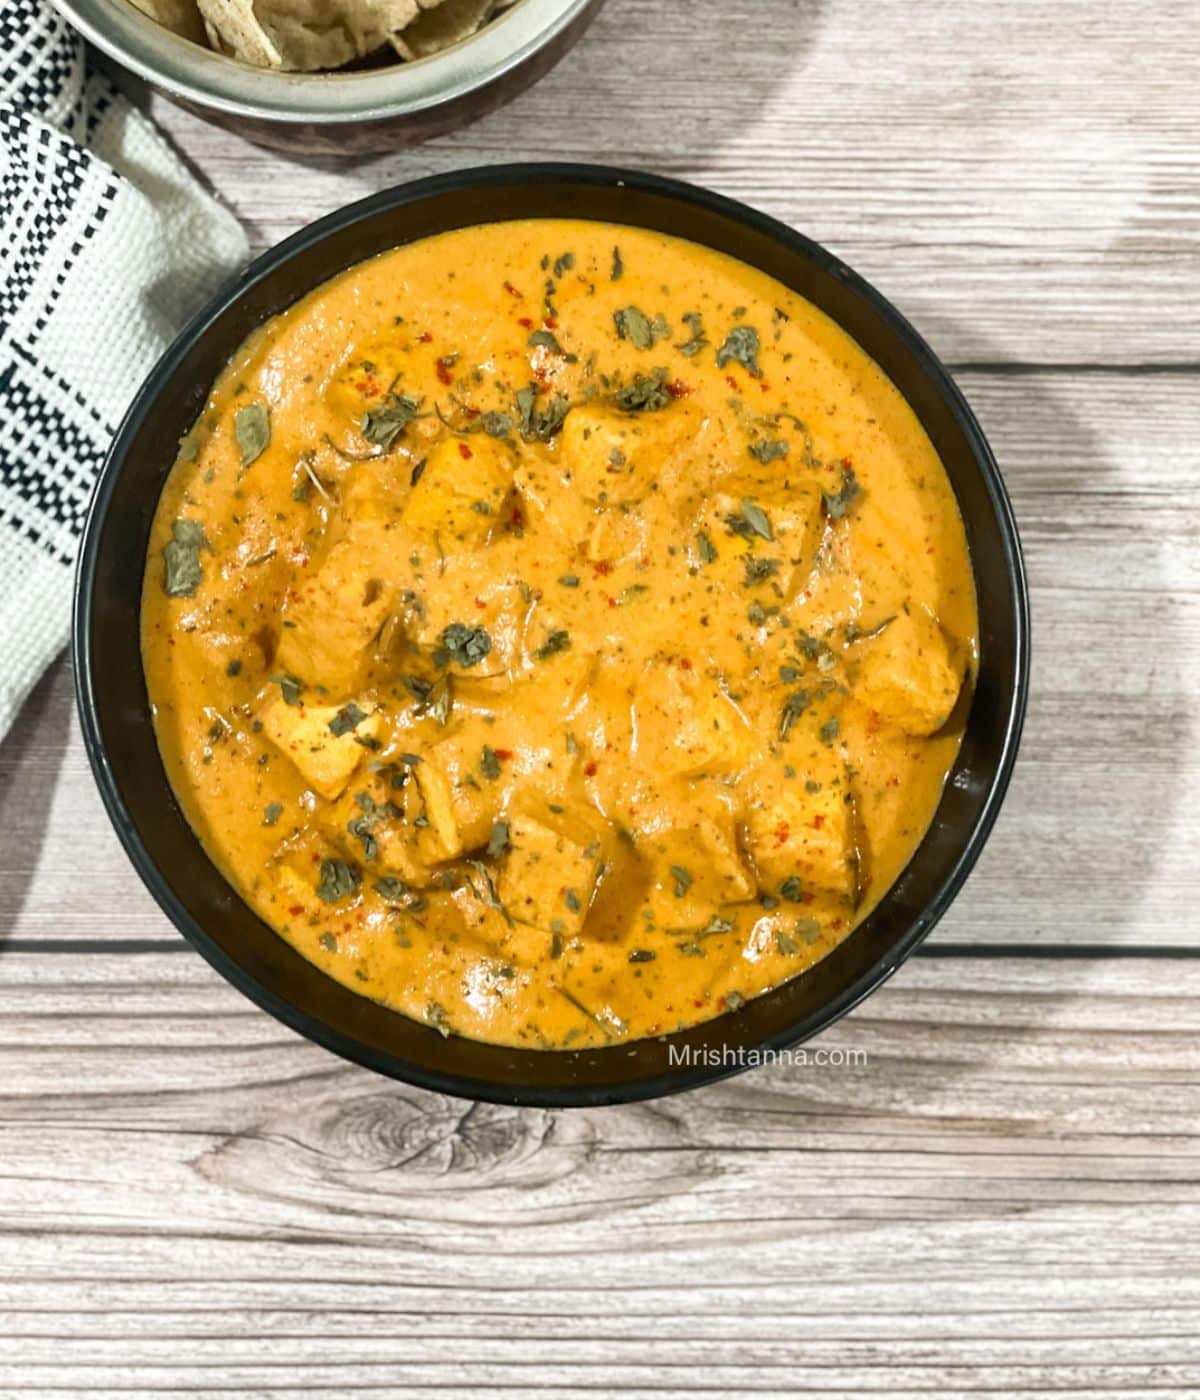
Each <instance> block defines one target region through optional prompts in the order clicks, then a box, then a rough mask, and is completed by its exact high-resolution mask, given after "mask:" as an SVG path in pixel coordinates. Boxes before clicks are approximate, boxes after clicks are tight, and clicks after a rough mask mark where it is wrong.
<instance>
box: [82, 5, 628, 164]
mask: <svg viewBox="0 0 1200 1400" xmlns="http://www.w3.org/2000/svg"><path fill="white" fill-rule="evenodd" d="M54 3H55V5H56V6H57V8H58V9H59V10H60V11H61V12H62V13H63V15H64V16H65V17H66V19H67V20H69V21H70V23H71V24H73V25H74V26H75V28H76V29H78V30H80V31H81V33H82V34H83V35H84V36H85V37H86V38H87V39H89V40H90V41H91V42H92V43H93V44H95V45H96V47H97V48H98V49H100V50H101V51H102V52H103V53H104V54H106V55H108V57H109V58H111V59H113V60H115V61H116V62H117V63H118V64H120V65H121V66H122V67H125V68H127V69H130V70H131V71H132V72H134V73H136V74H137V75H138V76H139V77H141V78H143V79H145V81H146V82H147V83H149V84H150V86H151V87H153V88H154V89H155V90H157V91H158V92H161V93H163V94H164V95H165V96H167V97H170V98H172V99H173V100H175V101H177V102H179V103H180V104H181V105H183V106H185V107H188V108H191V109H192V110H194V111H196V112H198V113H199V114H200V115H201V116H204V117H206V118H208V119H209V120H212V121H216V122H218V123H220V124H222V125H225V126H229V127H232V128H234V129H235V130H237V131H239V132H240V133H241V134H242V135H245V136H247V137H249V138H250V139H251V140H253V141H257V142H259V143H261V144H263V145H269V146H276V147H280V148H283V149H287V150H292V151H297V152H310V153H337V154H348V153H349V154H352V153H365V152H370V151H379V150H385V149H388V148H390V147H397V146H405V145H411V144H414V143H416V142H418V141H423V140H425V139H427V138H428V137H430V136H435V135H438V134H440V133H443V132H446V131H450V130H453V129H454V128H456V127H458V126H461V125H463V124H465V123H466V122H468V121H471V120H474V119H475V118H476V117H478V116H481V115H482V114H483V113H485V112H487V111H489V110H491V109H492V108H494V107H497V106H499V105H500V104H501V103H503V102H505V101H508V100H509V99H510V98H512V97H514V96H515V95H516V94H517V93H518V92H520V91H522V90H523V89H524V88H526V87H528V86H529V85H530V84H531V83H533V82H535V81H536V80H537V79H538V78H539V77H541V76H542V74H543V73H545V72H546V71H547V70H548V69H549V68H550V67H552V66H553V64H554V63H556V62H557V61H558V59H559V58H561V57H562V55H563V54H564V53H565V52H566V51H567V50H568V49H569V48H570V47H571V45H572V44H573V43H574V42H575V40H576V39H577V38H578V37H579V35H580V34H582V32H583V30H584V29H585V28H586V26H587V24H588V22H589V21H590V20H591V18H592V16H593V15H594V14H595V12H596V11H597V10H598V9H599V8H600V5H601V3H602V0H54Z"/></svg>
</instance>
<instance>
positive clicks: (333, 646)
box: [275, 536, 392, 698]
mask: <svg viewBox="0 0 1200 1400" xmlns="http://www.w3.org/2000/svg"><path fill="white" fill-rule="evenodd" d="M391 603H392V600H391V596H390V593H389V590H387V589H386V588H385V587H384V586H383V585H382V584H381V583H380V582H379V581H378V580H377V579H375V578H373V577H372V575H371V572H370V568H369V565H366V566H365V565H364V563H363V559H362V552H361V551H360V550H359V548H358V547H357V545H356V544H355V541H354V539H353V537H352V536H350V537H347V538H346V539H344V540H342V541H341V542H339V543H338V544H336V545H335V546H334V547H333V549H332V550H331V551H330V553H329V555H328V557H327V558H326V560H325V562H324V564H322V565H321V567H320V569H318V571H317V572H316V574H315V575H314V576H313V577H312V578H310V579H307V580H306V581H305V582H304V583H303V584H301V585H300V588H299V592H298V596H297V598H296V599H295V600H294V601H293V602H292V603H291V604H290V605H289V607H288V610H287V614H286V617H285V626H284V628H283V631H282V632H281V634H280V638H279V647H278V650H277V651H276V654H275V666H276V669H277V670H279V671H283V672H285V673H287V674H288V675H293V676H296V677H297V678H298V679H299V680H301V681H303V682H304V684H305V685H306V686H320V687H322V688H323V689H324V690H325V691H326V692H327V693H328V694H329V695H330V696H331V697H334V698H339V697H346V696H349V695H352V694H353V693H354V692H355V690H356V689H358V687H359V686H360V685H361V684H362V681H363V676H364V671H365V668H366V664H367V662H368V660H369V659H370V655H371V648H372V643H373V641H374V639H375V637H376V636H377V635H378V633H379V629H380V628H381V627H382V626H383V623H384V620H385V619H386V617H387V616H388V613H389V612H390V610H391Z"/></svg>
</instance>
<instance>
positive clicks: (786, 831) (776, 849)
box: [746, 782, 856, 898]
mask: <svg viewBox="0 0 1200 1400" xmlns="http://www.w3.org/2000/svg"><path fill="white" fill-rule="evenodd" d="M846 794H847V788H846V786H845V785H844V784H842V783H836V784H835V783H831V782H827V783H823V784H822V786H821V788H820V790H819V791H817V792H815V793H814V792H808V791H807V790H806V789H804V788H802V787H799V786H798V785H796V784H795V783H794V782H793V783H792V784H789V785H787V786H785V787H783V788H781V789H779V790H776V791H773V792H770V793H767V794H764V796H763V799H762V800H761V801H759V802H757V803H756V804H755V805H754V806H753V807H752V808H751V810H750V812H749V814H748V816H747V821H746V844H747V847H748V849H749V853H750V858H751V859H752V860H753V862H754V866H755V869H756V870H757V872H758V882H759V886H760V888H762V889H763V890H765V891H766V892H767V893H768V894H772V895H777V894H778V893H779V887H780V886H781V885H782V884H783V883H784V881H785V880H790V879H792V878H796V879H798V880H799V881H800V884H801V886H802V887H803V888H804V889H805V890H820V891H824V892H827V893H831V894H836V895H838V896H841V897H843V898H851V897H852V896H853V894H854V890H855V885H856V871H855V864H854V848H853V839H852V837H853V832H852V823H851V814H850V804H849V803H848V802H847V801H846Z"/></svg>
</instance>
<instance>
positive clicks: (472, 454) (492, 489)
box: [403, 433, 513, 546]
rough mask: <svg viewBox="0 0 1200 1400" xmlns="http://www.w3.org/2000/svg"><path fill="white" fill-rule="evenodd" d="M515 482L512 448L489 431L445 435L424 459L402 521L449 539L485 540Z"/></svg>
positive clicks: (461, 542) (471, 543)
mask: <svg viewBox="0 0 1200 1400" xmlns="http://www.w3.org/2000/svg"><path fill="white" fill-rule="evenodd" d="M512 484H513V457H512V450H511V448H509V447H506V446H505V445H504V443H502V442H499V441H497V440H496V439H495V438H491V437H488V436H487V435H486V434H485V433H476V434H474V435H473V436H472V437H470V438H469V439H468V438H447V439H446V440H445V441H443V442H439V443H438V445H437V446H436V447H435V448H434V449H433V450H432V451H431V452H430V454H429V456H428V457H427V458H426V459H425V469H424V471H423V472H422V473H421V475H420V477H419V479H418V481H417V484H416V486H415V487H413V492H412V495H411V496H410V497H409V498H408V502H407V504H406V505H405V507H404V512H403V518H404V523H405V524H406V525H408V526H409V527H410V528H411V529H414V530H418V531H420V532H421V533H423V534H426V535H430V536H432V535H433V534H434V533H435V532H436V533H437V534H438V535H439V536H440V537H441V538H442V539H443V540H444V541H446V542H447V543H449V542H450V541H451V540H453V541H456V542H457V543H458V544H459V545H466V546H474V545H482V544H484V543H485V542H486V541H487V538H488V536H489V535H490V534H491V532H492V530H493V529H494V528H495V526H496V524H497V522H498V520H499V518H500V514H501V510H502V508H503V506H504V502H505V499H506V498H507V496H508V493H509V490H510V489H511V487H512Z"/></svg>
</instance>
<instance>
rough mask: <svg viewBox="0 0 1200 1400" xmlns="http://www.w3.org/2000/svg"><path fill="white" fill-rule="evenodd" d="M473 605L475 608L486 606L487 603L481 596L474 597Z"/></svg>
mask: <svg viewBox="0 0 1200 1400" xmlns="http://www.w3.org/2000/svg"><path fill="white" fill-rule="evenodd" d="M475 606H476V607H477V608H486V607H487V604H486V603H485V602H484V601H483V599H482V598H476V599H475Z"/></svg>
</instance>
